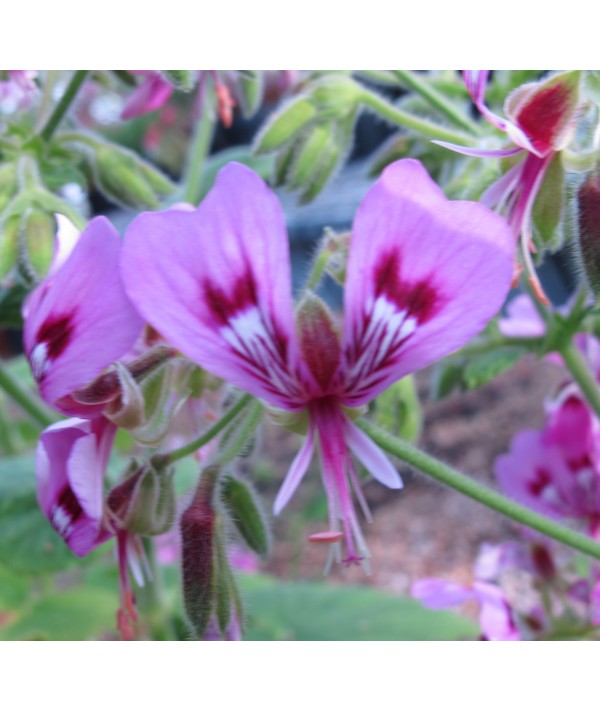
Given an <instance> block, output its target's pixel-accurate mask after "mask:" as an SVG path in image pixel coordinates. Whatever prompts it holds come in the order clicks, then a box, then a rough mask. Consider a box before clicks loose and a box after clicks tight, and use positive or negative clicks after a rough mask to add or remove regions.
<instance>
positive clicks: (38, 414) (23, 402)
mask: <svg viewBox="0 0 600 711" xmlns="http://www.w3.org/2000/svg"><path fill="white" fill-rule="evenodd" d="M0 388H2V389H3V390H4V391H5V392H6V393H7V394H8V395H10V397H12V399H13V400H14V401H15V402H17V403H19V405H20V406H21V407H22V408H23V410H25V412H26V413H27V414H28V415H30V416H31V418H32V419H34V420H35V421H36V422H37V423H38V424H40V425H42V427H49V426H50V425H51V424H53V423H54V422H56V420H55V418H54V417H52V415H51V414H50V412H49V411H48V410H47V409H46V407H45V406H44V405H43V404H42V403H41V402H40V401H39V400H38V399H37V398H36V397H35V396H34V395H31V393H29V392H27V390H25V388H24V387H23V386H22V385H21V384H20V383H19V382H18V381H17V380H15V378H13V376H12V375H11V374H10V373H9V372H8V371H7V370H6V368H4V366H3V365H2V363H0Z"/></svg>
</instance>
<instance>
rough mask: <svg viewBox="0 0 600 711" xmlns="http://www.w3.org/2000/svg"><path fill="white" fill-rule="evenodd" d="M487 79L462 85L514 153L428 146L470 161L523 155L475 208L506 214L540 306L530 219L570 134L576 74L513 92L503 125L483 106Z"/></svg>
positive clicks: (473, 77) (472, 77) (481, 74)
mask: <svg viewBox="0 0 600 711" xmlns="http://www.w3.org/2000/svg"><path fill="white" fill-rule="evenodd" d="M488 75H489V71H466V72H464V80H465V84H466V86H467V89H468V91H469V94H470V96H471V98H472V99H473V102H474V103H475V106H477V108H478V109H479V111H480V112H481V114H482V116H484V117H485V118H486V119H487V120H488V121H489V122H490V123H491V124H492V125H494V126H495V127H496V128H497V129H499V130H500V131H502V132H504V133H506V134H507V135H508V137H509V138H510V139H511V141H512V142H513V143H514V144H515V147H513V148H507V149H502V150H487V149H472V148H464V147H462V146H456V145H454V144H452V143H445V142H443V141H434V142H435V143H438V144H439V145H442V146H445V147H446V148H450V149H451V150H454V151H457V152H459V153H463V154H465V155H469V156H476V157H495V158H504V157H509V156H513V155H517V154H519V153H523V152H524V153H525V154H526V155H525V158H524V160H522V161H521V162H520V163H517V164H516V165H514V166H513V167H512V168H510V169H509V170H508V171H507V172H506V173H505V174H504V175H503V176H502V177H501V178H500V179H499V180H498V181H497V182H496V183H494V184H493V185H491V186H490V187H489V188H488V189H487V190H486V192H485V193H484V194H483V195H482V197H481V202H483V203H484V204H485V205H489V206H490V207H496V208H497V209H498V210H499V211H501V210H505V211H506V214H507V216H508V220H509V223H510V225H511V228H512V231H513V234H514V236H515V239H518V238H519V237H521V245H522V255H523V261H524V262H525V267H526V269H527V272H528V278H529V281H530V283H531V286H532V287H533V289H534V290H535V293H536V296H537V297H538V298H539V299H540V301H542V302H544V303H549V302H548V299H547V297H546V295H545V294H544V292H543V290H542V287H541V285H540V283H539V280H538V277H537V275H536V273H535V268H534V266H533V262H532V260H531V254H530V252H531V251H535V249H534V245H533V225H532V218H531V215H532V211H533V204H534V202H535V199H536V197H537V194H538V191H539V189H540V186H541V184H542V181H543V179H544V176H545V174H546V170H547V168H548V166H549V165H550V163H551V162H552V160H553V159H554V157H555V155H556V153H557V152H558V151H560V150H562V149H563V148H564V147H565V145H566V144H567V143H568V141H569V140H570V138H571V135H572V133H573V130H574V122H575V117H576V113H577V107H578V98H579V72H567V73H564V74H558V75H556V76H553V77H551V78H550V79H547V80H545V81H542V82H537V83H532V84H524V85H523V86H521V87H519V88H518V89H516V90H515V91H514V92H513V93H512V94H511V95H510V96H509V97H508V98H507V100H506V103H505V113H506V116H507V117H508V118H507V119H504V118H501V117H500V116H498V115H497V114H495V113H494V112H493V111H491V110H490V109H489V108H488V107H487V106H486V103H485V89H486V85H487V80H488ZM519 269H520V268H519ZM519 269H517V272H516V276H518V272H519Z"/></svg>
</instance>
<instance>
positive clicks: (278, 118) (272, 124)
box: [254, 96, 317, 153]
mask: <svg viewBox="0 0 600 711" xmlns="http://www.w3.org/2000/svg"><path fill="white" fill-rule="evenodd" d="M316 113H317V109H316V108H315V106H314V105H313V104H312V103H311V102H310V101H309V100H308V99H307V98H306V97H305V96H300V97H298V98H296V99H294V100H293V101H291V102H290V103H288V104H286V105H285V106H284V107H283V108H282V109H281V110H280V111H279V112H278V113H276V114H275V115H274V116H273V118H272V119H271V120H270V121H268V122H267V124H266V125H265V127H264V128H263V130H262V131H261V132H260V134H259V136H258V138H257V139H256V143H255V149H254V150H255V151H256V152H257V153H269V152H271V151H274V150H277V149H278V148H281V146H283V145H284V144H285V143H287V142H288V141H291V140H292V139H293V138H294V136H296V135H297V134H298V132H299V131H301V130H302V129H304V128H305V127H306V126H307V125H308V123H309V122H310V121H312V119H313V118H314V117H315V115H316Z"/></svg>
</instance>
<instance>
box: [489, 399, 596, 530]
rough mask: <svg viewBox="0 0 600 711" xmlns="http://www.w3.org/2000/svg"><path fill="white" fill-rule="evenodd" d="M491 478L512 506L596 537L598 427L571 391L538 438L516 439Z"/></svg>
mask: <svg viewBox="0 0 600 711" xmlns="http://www.w3.org/2000/svg"><path fill="white" fill-rule="evenodd" d="M495 473H496V477H497V479H498V482H499V483H500V486H501V488H502V489H503V490H504V492H505V493H506V494H508V495H509V496H511V497H512V498H514V499H515V500H516V501H519V502H520V503H522V504H524V505H525V506H529V507H530V508H532V509H534V510H535V511H538V512H539V513H542V514H544V515H546V516H550V517H552V518H555V519H559V520H560V519H568V520H576V521H578V522H580V523H583V524H584V525H585V527H586V529H587V531H588V533H589V534H590V535H591V536H594V537H598V536H599V535H600V424H599V423H598V421H597V419H596V418H595V417H594V415H593V413H592V412H591V411H590V409H589V407H588V405H587V403H585V401H584V400H583V399H582V398H581V396H580V395H579V394H578V392H577V391H576V390H575V389H574V388H573V387H569V388H565V389H564V390H563V392H562V393H561V395H560V398H559V399H558V401H557V402H555V403H554V404H553V406H552V409H551V411H550V413H549V416H548V419H547V422H546V425H545V427H544V429H543V430H542V431H541V432H540V431H535V430H525V431H523V432H520V433H519V434H517V435H516V437H515V438H514V439H513V441H512V444H511V449H510V451H509V452H508V453H507V454H504V455H502V456H500V457H498V459H497V460H496V463H495Z"/></svg>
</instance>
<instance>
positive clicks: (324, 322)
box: [296, 293, 342, 389]
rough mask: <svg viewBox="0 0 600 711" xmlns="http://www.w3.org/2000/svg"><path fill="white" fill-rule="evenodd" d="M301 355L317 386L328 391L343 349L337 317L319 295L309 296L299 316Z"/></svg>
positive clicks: (301, 305)
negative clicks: (336, 325)
mask: <svg viewBox="0 0 600 711" xmlns="http://www.w3.org/2000/svg"><path fill="white" fill-rule="evenodd" d="M296 328H297V332H298V341H299V345H300V352H301V353H302V357H303V359H304V361H305V362H306V364H307V365H308V367H309V369H310V371H311V373H312V374H313V376H314V378H315V380H316V381H317V383H318V384H319V385H320V386H321V387H322V388H323V389H326V388H328V387H329V386H330V384H331V381H332V378H333V377H334V375H335V374H336V371H337V370H338V368H339V365H340V356H341V351H342V347H341V345H340V337H339V334H338V332H337V329H336V327H335V323H334V321H333V317H332V315H331V313H330V312H329V309H328V308H327V306H326V305H325V303H324V302H323V301H322V300H321V299H320V298H319V297H318V296H316V295H315V294H312V293H309V294H307V295H306V296H305V297H304V299H303V300H302V302H301V303H300V306H299V307H298V311H297V313H296Z"/></svg>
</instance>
